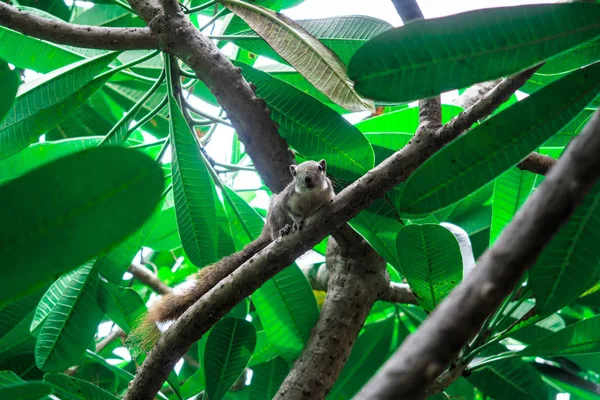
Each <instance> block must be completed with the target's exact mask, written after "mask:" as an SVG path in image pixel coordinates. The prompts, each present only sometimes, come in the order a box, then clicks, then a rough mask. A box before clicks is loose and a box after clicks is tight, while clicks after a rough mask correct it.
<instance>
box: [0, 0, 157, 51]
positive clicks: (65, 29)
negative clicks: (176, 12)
mask: <svg viewBox="0 0 600 400" xmlns="http://www.w3.org/2000/svg"><path fill="white" fill-rule="evenodd" d="M0 25H2V26H5V27H7V28H10V29H13V30H15V31H17V32H20V33H22V34H24V35H27V36H31V37H34V38H38V39H42V40H47V41H49V42H53V43H58V44H65V45H70V46H76V47H84V48H88V49H106V50H139V49H156V48H158V40H157V38H156V37H155V36H154V34H153V33H152V32H151V31H150V29H148V28H103V27H98V26H87V25H76V24H70V23H68V22H64V21H60V20H50V19H47V18H43V17H40V16H37V15H34V14H31V13H28V12H26V11H21V10H19V9H18V8H16V7H13V6H10V5H8V4H5V3H3V2H1V1H0Z"/></svg>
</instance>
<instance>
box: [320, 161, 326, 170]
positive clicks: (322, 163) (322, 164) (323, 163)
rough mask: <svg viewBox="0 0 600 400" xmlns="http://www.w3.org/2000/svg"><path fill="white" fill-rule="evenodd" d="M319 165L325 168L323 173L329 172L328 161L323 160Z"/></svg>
mask: <svg viewBox="0 0 600 400" xmlns="http://www.w3.org/2000/svg"><path fill="white" fill-rule="evenodd" d="M319 165H320V166H321V168H323V172H325V171H326V170H327V161H325V160H321V161H319Z"/></svg>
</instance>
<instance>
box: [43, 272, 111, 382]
mask: <svg viewBox="0 0 600 400" xmlns="http://www.w3.org/2000/svg"><path fill="white" fill-rule="evenodd" d="M60 280H61V281H62V283H63V284H64V286H65V287H64V289H63V291H62V292H61V293H52V292H51V291H52V289H53V288H51V289H49V291H48V292H47V293H46V295H44V298H42V300H41V301H40V304H42V303H44V302H46V301H55V302H56V304H55V305H54V306H53V307H52V308H51V310H50V312H49V313H48V316H47V317H46V319H45V321H44V322H43V325H42V328H41V330H40V332H39V334H38V337H37V342H36V346H35V363H36V365H37V366H38V368H40V369H42V370H44V371H62V370H64V369H66V368H68V367H69V366H71V365H73V363H75V362H76V361H77V360H78V359H79V358H80V357H81V356H82V355H83V353H84V352H85V349H86V348H87V347H88V346H89V345H90V343H91V342H92V340H93V339H94V334H95V333H96V329H97V328H98V324H99V323H100V321H101V319H102V310H100V308H99V307H98V304H97V302H96V296H97V293H98V281H99V279H98V272H97V271H96V270H95V269H94V268H93V265H92V264H91V263H88V264H87V265H83V266H81V267H79V268H77V269H75V270H73V271H71V272H69V273H67V274H66V275H64V276H63V277H62V278H60Z"/></svg>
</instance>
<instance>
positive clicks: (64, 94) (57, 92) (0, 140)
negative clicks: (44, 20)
mask: <svg viewBox="0 0 600 400" xmlns="http://www.w3.org/2000/svg"><path fill="white" fill-rule="evenodd" d="M117 54H118V53H108V54H105V55H102V56H99V57H96V58H92V59H88V60H83V61H80V62H77V63H75V64H72V65H69V66H67V67H64V68H61V69H58V70H56V71H53V72H51V73H49V74H47V75H45V76H44V77H42V78H40V79H39V80H36V81H33V82H31V83H29V84H24V85H21V88H20V89H19V94H18V96H17V99H16V102H15V104H14V109H13V112H12V113H11V114H10V115H9V116H8V118H6V119H5V120H4V122H3V123H1V124H0V158H2V157H6V156H9V155H11V154H13V153H16V152H17V151H19V150H21V149H22V148H24V147H27V145H28V144H30V143H32V142H33V141H36V140H37V138H38V137H39V136H40V135H41V134H43V133H45V132H47V131H48V130H50V129H51V128H52V127H54V126H55V125H58V124H59V123H60V122H61V121H63V120H64V119H65V118H67V117H68V116H69V114H71V113H72V112H73V110H75V109H76V108H77V107H78V106H80V105H81V104H83V103H84V102H85V101H86V100H87V99H88V98H89V97H90V96H91V95H92V94H94V92H96V91H97V90H98V89H100V88H101V87H102V86H103V85H104V84H105V83H106V82H107V81H108V79H110V77H111V76H112V74H111V73H107V74H103V75H100V76H98V77H97V78H94V77H95V76H96V75H98V74H99V73H100V72H101V71H102V70H104V69H105V68H106V67H107V66H108V64H110V62H111V61H113V60H114V59H115V57H116V56H117ZM50 93H51V95H50Z"/></svg>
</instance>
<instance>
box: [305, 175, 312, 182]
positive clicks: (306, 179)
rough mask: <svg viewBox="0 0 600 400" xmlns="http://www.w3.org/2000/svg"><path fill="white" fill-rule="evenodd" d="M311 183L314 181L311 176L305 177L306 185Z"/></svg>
mask: <svg viewBox="0 0 600 400" xmlns="http://www.w3.org/2000/svg"><path fill="white" fill-rule="evenodd" d="M310 181H312V179H311V177H310V176H305V177H304V182H306V183H310Z"/></svg>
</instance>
